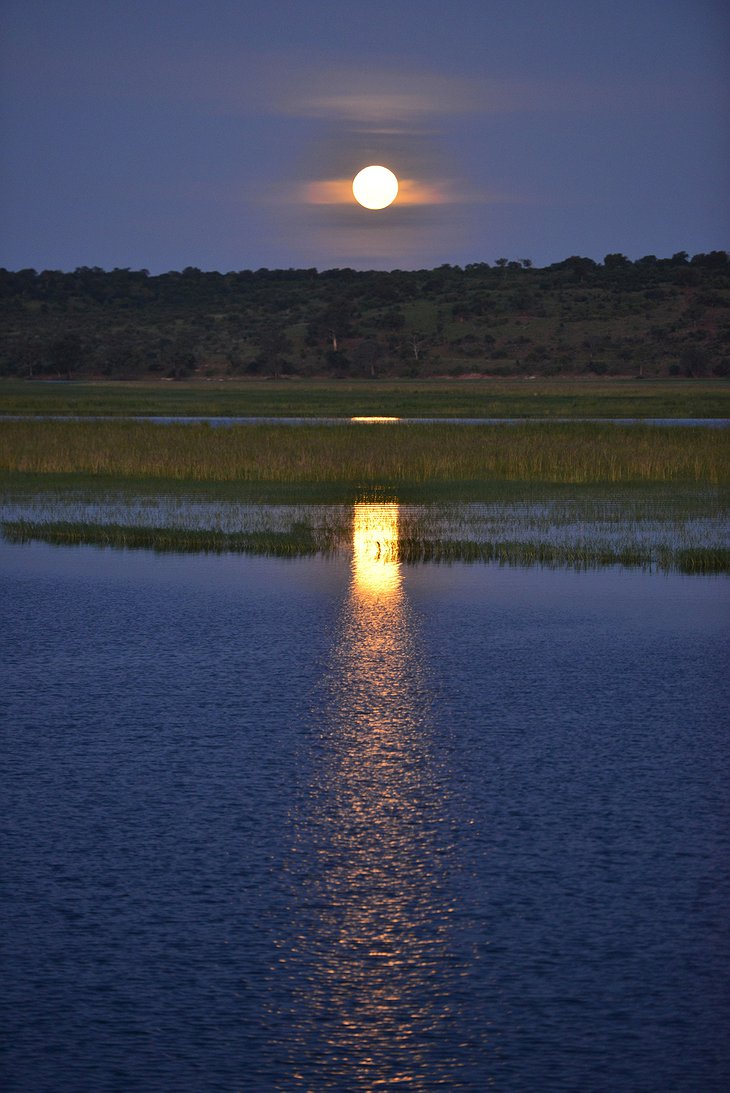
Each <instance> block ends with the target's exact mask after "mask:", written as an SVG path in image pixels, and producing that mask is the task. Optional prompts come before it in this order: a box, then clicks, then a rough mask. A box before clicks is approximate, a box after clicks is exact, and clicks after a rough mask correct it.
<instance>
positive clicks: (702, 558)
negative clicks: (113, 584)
mask: <svg viewBox="0 0 730 1093" xmlns="http://www.w3.org/2000/svg"><path fill="white" fill-rule="evenodd" d="M2 530H3V534H4V536H5V538H6V539H7V540H8V541H10V542H13V543H27V542H33V541H39V542H45V543H50V544H55V545H57V546H81V545H86V546H97V547H115V548H122V549H127V550H154V551H156V552H159V553H214V554H224V553H234V554H236V553H240V554H254V555H267V556H271V557H279V558H296V557H304V556H311V555H314V554H322V555H331V554H333V553H337V552H343V551H345V550H346V549H348V547H349V535H350V531H351V529H350V526H349V525H344V524H342V525H340V526H339V527H338V526H333V527H329V528H327V527H324V528H323V527H319V528H314V527H313V526H312V525H311V524H308V523H307V522H304V521H303V522H300V523H297V524H294V525H293V526H292V527H291V529H290V530H288V531H278V530H273V529H269V530H267V531H253V532H229V531H218V530H213V529H193V528H169V527H168V528H160V527H139V526H130V525H120V524H88V523H78V522H72V521H59V522H50V521H48V522H32V521H24V520H18V521H6V522H4V523H3V525H2ZM396 558H397V560H398V561H399V562H401V563H404V564H410V565H413V564H417V563H424V562H432V563H454V562H470V563H474V562H482V563H484V562H496V563H499V564H500V565H514V566H551V567H557V566H562V567H568V568H572V569H594V568H598V567H602V566H615V565H619V566H624V567H629V568H637V567H639V568H643V569H655V570H660V571H664V572H672V571H676V572H680V573H697V574H702V573H705V574H713V573H715V574H720V573H728V572H730V550H729V549H727V548H724V547H720V546H715V547H692V548H680V549H672V548H671V547H669V546H667V545H666V544H665V545H660V546H659V547H658V548H657V547H655V548H651V547H647V546H641V545H639V544H636V543H634V544H624V545H622V546H617V547H612V546H610V545H607V544H605V543H604V544H599V543H591V542H590V541H588V542H586V541H583V542H574V543H559V542H554V541H553V542H551V541H539V540H535V539H532V540H487V541H478V540H467V539H454V538H425V537H423V536H414V535H407V536H401V537H400V538H399V541H398V544H397V548H396Z"/></svg>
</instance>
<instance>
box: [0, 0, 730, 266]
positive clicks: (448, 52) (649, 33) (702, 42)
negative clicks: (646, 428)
mask: <svg viewBox="0 0 730 1093" xmlns="http://www.w3.org/2000/svg"><path fill="white" fill-rule="evenodd" d="M0 40H1V41H2V45H1V46H0V104H1V105H0V140H1V142H2V164H1V165H0V265H1V266H4V267H5V268H7V269H23V268H35V269H38V270H42V269H61V270H73V269H75V268H77V267H79V266H100V267H102V268H103V269H113V268H115V267H121V268H132V269H148V270H149V271H150V272H151V273H162V272H166V271H168V270H181V269H183V268H185V267H187V266H194V267H197V268H199V269H203V270H219V271H221V272H226V271H228V270H240V269H259V268H262V267H265V268H269V269H280V268H292V267H295V268H310V267H317V268H318V269H320V270H322V269H329V268H334V267H347V266H349V267H352V268H355V269H414V268H433V267H435V266H438V265H441V264H442V263H449V264H452V265H462V266H463V265H466V264H468V263H470V262H489V263H493V262H494V261H495V260H496V259H498V258H500V257H505V258H508V259H530V260H531V261H532V262H533V264H534V265H536V266H544V265H548V264H550V263H552V262H558V261H561V260H562V259H563V258H566V257H568V256H570V255H575V254H579V255H583V256H586V257H590V258H593V259H595V260H596V261H601V260H602V259H603V257H604V256H605V255H606V254H607V253H614V252H620V253H623V254H626V255H627V256H628V257H629V258H632V259H636V258H640V257H642V256H644V255H647V254H655V255H657V256H658V257H669V256H671V255H672V254H674V253H676V252H677V251H680V250H685V251H687V252H688V253H689V254H695V253H698V252H706V251H710V250H718V249H719V250H726V249H730V200H729V197H730V124H729V122H730V109H729V105H730V87H729V80H728V73H729V71H730V68H729V67H728V63H727V58H728V56H730V48H729V47H730V6H728V5H727V3H726V2H725V0H590V2H588V0H449V2H448V3H447V2H444V0H438V2H434V0H368V2H363V3H357V2H352V0H300V2H294V0H235V2H234V0H207V2H206V3H205V4H203V3H201V2H200V0H143V2H140V0H64V2H63V3H60V2H59V0H4V2H3V5H2V8H1V9H0ZM371 163H376V164H383V165H384V166H387V167H389V168H390V169H392V170H393V171H394V172H395V174H396V175H397V176H398V178H399V180H400V184H401V189H400V192H399V196H398V198H397V199H396V201H395V203H394V204H393V205H391V206H390V207H389V208H388V209H384V210H381V211H372V210H366V209H363V208H361V207H360V206H359V205H357V204H356V203H355V201H354V199H353V197H352V192H351V181H352V178H353V177H354V175H355V174H356V173H357V172H358V171H359V170H360V168H362V167H364V166H367V165H368V164H371Z"/></svg>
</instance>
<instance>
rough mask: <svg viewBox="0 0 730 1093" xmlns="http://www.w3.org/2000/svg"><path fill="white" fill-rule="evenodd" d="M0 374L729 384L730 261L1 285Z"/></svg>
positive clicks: (95, 272) (32, 280) (72, 277)
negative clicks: (677, 379)
mask: <svg viewBox="0 0 730 1093" xmlns="http://www.w3.org/2000/svg"><path fill="white" fill-rule="evenodd" d="M0 331H1V333H0V375H4V376H17V377H23V376H32V377H41V376H48V377H52V376H64V377H66V376H69V377H76V376H78V377H81V376H86V377H108V378H117V379H131V378H154V377H155V376H160V377H162V376H173V377H175V378H183V377H186V376H194V375H204V376H218V375H222V376H241V377H243V376H253V375H271V376H284V375H301V376H306V377H312V376H341V377H347V376H350V377H357V376H382V377H388V376H408V377H414V378H420V377H429V376H439V375H451V376H459V375H465V374H478V375H484V376H519V375H535V376H555V375H559V374H566V375H581V374H591V373H593V374H596V375H609V376H610V375H627V376H666V375H670V376H671V375H689V376H704V375H706V376H713V375H714V376H727V375H728V374H730V257H729V256H728V254H727V253H726V252H725V251H712V252H710V253H709V254H697V255H695V256H694V257H692V258H690V257H689V256H688V255H687V254H686V253H685V252H680V253H678V254H675V255H674V256H673V257H671V258H665V259H659V258H656V257H654V256H653V255H649V256H647V257H645V258H642V259H640V260H638V261H636V262H631V261H629V259H627V258H626V257H624V255H622V254H609V255H606V257H605V259H604V261H603V262H602V263H597V262H594V261H593V260H591V259H589V258H581V257H578V256H573V257H570V258H566V259H565V260H564V261H562V262H559V263H556V264H554V265H551V266H548V267H545V268H543V269H536V268H533V267H532V265H531V263H530V262H529V261H527V260H524V261H508V260H507V259H500V260H499V261H498V262H497V263H496V264H495V265H494V266H489V265H488V264H487V263H481V262H480V263H473V264H471V265H468V266H466V267H465V268H461V267H459V266H450V265H444V266H439V267H438V268H437V269H433V270H412V271H403V270H393V271H391V272H377V271H357V270H352V269H332V270H325V271H322V272H319V271H317V270H315V269H289V270H267V269H260V270H256V271H250V270H243V271H240V272H232V273H215V272H203V271H201V270H199V269H194V268H190V267H189V268H187V269H184V270H183V271H182V272H170V273H164V274H160V275H157V276H151V275H150V274H149V273H148V272H147V271H146V270H130V269H115V270H112V271H111V272H106V271H104V270H101V269H98V268H95V267H94V268H89V267H82V268H80V269H77V270H75V271H74V272H73V273H64V272H61V271H57V270H43V271H42V272H36V271H35V270H20V271H18V272H11V271H8V270H0Z"/></svg>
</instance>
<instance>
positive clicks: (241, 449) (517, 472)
mask: <svg viewBox="0 0 730 1093" xmlns="http://www.w3.org/2000/svg"><path fill="white" fill-rule="evenodd" d="M0 471H5V472H12V473H24V474H42V475H45V474H49V475H50V474H86V475H93V476H98V477H103V476H115V477H118V478H119V477H121V478H143V479H144V478H148V479H171V480H177V481H191V482H192V481H203V482H226V481H228V482H236V481H237V482H248V483H250V482H262V483H267V482H268V483H302V484H313V483H314V484H326V483H341V484H345V485H350V486H354V487H358V488H368V487H370V488H372V487H398V486H401V485H406V484H413V483H416V484H417V483H424V484H425V483H439V482H442V483H449V482H475V481H500V480H502V481H523V482H554V483H576V484H580V483H601V482H606V483H628V482H705V483H711V484H720V483H726V482H728V480H729V479H730V433H729V432H728V431H727V430H714V429H703V428H683V427H673V426H669V427H657V426H645V425H628V426H621V425H612V424H595V423H592V424H586V423H580V424H579V423H568V424H521V425H473V426H470V425H451V424H446V423H439V424H438V425H395V426H394V425H367V426H363V425H329V426H328V425H324V426H323V425H303V426H297V427H292V426H286V425H256V426H247V425H244V426H234V427H230V428H214V427H211V426H209V425H205V424H199V425H198V424H196V425H194V424H185V425H183V424H179V423H177V424H171V425H158V424H152V423H149V422H98V421H64V422H58V421H34V420H25V421H5V422H3V423H2V424H0Z"/></svg>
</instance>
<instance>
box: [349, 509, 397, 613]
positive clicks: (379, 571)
mask: <svg viewBox="0 0 730 1093" xmlns="http://www.w3.org/2000/svg"><path fill="white" fill-rule="evenodd" d="M352 569H353V585H354V592H355V594H356V595H363V596H381V597H385V598H387V597H392V596H393V595H395V594H396V593H397V592H398V590H399V588H400V584H401V581H402V574H401V567H400V562H399V561H398V504H397V502H388V503H383V504H372V503H365V502H363V503H360V504H357V505H355V511H354V514H353V521H352Z"/></svg>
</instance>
